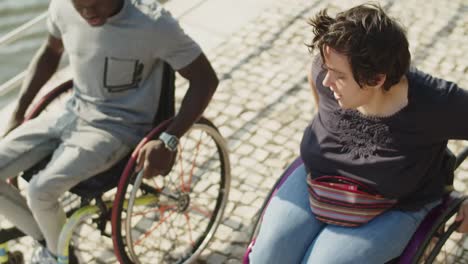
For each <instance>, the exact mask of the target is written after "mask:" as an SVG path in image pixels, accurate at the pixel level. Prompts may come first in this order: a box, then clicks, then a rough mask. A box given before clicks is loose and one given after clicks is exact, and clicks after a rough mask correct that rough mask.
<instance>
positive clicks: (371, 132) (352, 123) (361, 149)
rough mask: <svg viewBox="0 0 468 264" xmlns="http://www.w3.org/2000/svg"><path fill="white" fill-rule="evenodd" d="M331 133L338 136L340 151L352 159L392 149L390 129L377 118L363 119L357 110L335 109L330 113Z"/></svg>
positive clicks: (392, 141)
mask: <svg viewBox="0 0 468 264" xmlns="http://www.w3.org/2000/svg"><path fill="white" fill-rule="evenodd" d="M332 120H334V121H335V122H331V129H333V130H332V131H336V132H337V133H338V134H339V141H340V143H341V145H342V151H344V152H346V153H350V155H351V157H352V158H353V159H359V158H368V157H370V156H374V155H375V153H376V151H377V149H378V148H394V144H393V143H394V140H393V138H392V137H391V134H390V128H389V126H388V125H387V124H385V123H384V122H382V120H381V119H379V118H373V117H363V116H362V114H361V113H359V112H358V111H357V110H350V109H346V110H345V109H337V110H335V111H333V113H332Z"/></svg>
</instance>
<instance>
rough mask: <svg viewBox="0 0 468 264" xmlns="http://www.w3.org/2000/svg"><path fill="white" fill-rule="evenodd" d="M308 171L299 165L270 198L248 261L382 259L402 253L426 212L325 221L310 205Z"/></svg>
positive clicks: (328, 262) (391, 212) (329, 263)
mask: <svg viewBox="0 0 468 264" xmlns="http://www.w3.org/2000/svg"><path fill="white" fill-rule="evenodd" d="M306 177H307V173H306V171H305V168H304V166H303V165H301V166H300V167H298V168H297V169H296V170H295V171H294V172H293V173H292V174H291V175H290V176H289V178H288V179H287V180H286V182H284V184H283V185H282V186H281V188H280V189H279V190H278V192H277V193H276V195H275V196H274V197H273V198H272V200H271V202H270V204H269V206H268V208H267V210H266V212H265V215H264V217H263V221H262V225H261V228H260V232H259V235H258V237H257V240H256V242H255V245H254V247H253V249H252V252H251V253H250V256H249V259H250V263H251V264H262V263H268V264H272V263H288V264H289V263H291V264H294V263H320V264H338V263H340V264H341V263H346V264H348V263H372V264H374V263H385V262H387V261H390V260H391V259H394V258H396V257H398V256H399V255H401V253H402V252H403V250H404V248H405V246H406V244H407V243H408V242H409V240H410V239H411V236H412V235H413V233H414V232H415V231H416V229H417V227H418V225H419V223H420V222H421V221H422V220H423V219H424V217H425V216H426V214H427V213H428V212H429V211H430V209H432V208H433V207H434V206H436V205H437V202H433V203H430V204H428V205H426V206H425V207H424V208H422V209H420V210H419V211H411V212H408V211H400V210H389V211H387V212H385V213H384V214H382V215H380V216H378V217H376V218H374V219H373V220H372V221H371V222H369V223H367V224H365V225H362V226H360V227H340V226H335V225H328V224H325V223H323V222H320V221H318V220H317V219H315V217H314V215H313V213H312V211H311V210H310V207H309V200H308V195H309V194H308V192H307V185H306Z"/></svg>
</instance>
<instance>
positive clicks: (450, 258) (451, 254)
mask: <svg viewBox="0 0 468 264" xmlns="http://www.w3.org/2000/svg"><path fill="white" fill-rule="evenodd" d="M462 201H463V199H457V200H455V201H454V206H452V208H451V209H450V210H449V212H448V213H447V214H446V215H445V216H443V218H442V219H441V221H439V224H438V225H437V227H436V228H435V230H434V232H433V233H432V234H431V235H430V237H429V238H428V239H427V241H426V243H425V245H423V246H422V248H424V250H422V251H421V253H420V255H418V256H416V257H415V261H414V263H427V264H429V263H440V264H442V263H450V264H455V263H459V264H464V263H468V250H467V249H466V245H467V243H468V236H467V235H466V234H461V233H458V232H456V229H457V228H458V226H459V224H460V222H455V216H456V214H457V212H458V208H459V205H460V204H461V202H462Z"/></svg>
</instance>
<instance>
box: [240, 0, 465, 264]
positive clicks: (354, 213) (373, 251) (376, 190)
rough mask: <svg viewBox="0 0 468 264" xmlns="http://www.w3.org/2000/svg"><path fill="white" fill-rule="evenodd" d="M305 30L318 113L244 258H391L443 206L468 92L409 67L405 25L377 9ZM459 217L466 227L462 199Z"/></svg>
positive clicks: (360, 9) (324, 18)
mask: <svg viewBox="0 0 468 264" xmlns="http://www.w3.org/2000/svg"><path fill="white" fill-rule="evenodd" d="M310 25H311V26H312V29H313V33H314V35H315V36H314V38H313V40H312V43H311V44H310V46H309V47H310V48H311V50H317V51H319V52H318V55H315V56H314V57H313V63H312V68H311V71H310V73H309V82H310V85H311V87H312V90H313V92H314V97H315V99H316V103H317V106H318V107H317V108H318V112H317V115H316V116H315V117H314V118H313V120H312V122H311V123H310V125H309V126H308V127H307V128H306V129H305V132H304V136H303V139H302V142H301V158H302V160H303V162H304V164H303V165H302V166H300V167H299V168H297V169H296V170H295V171H294V172H293V174H291V175H290V176H289V178H288V179H287V180H286V182H285V183H284V184H283V185H282V186H281V188H280V189H279V191H278V192H277V194H275V196H274V197H273V198H272V200H271V201H270V204H269V206H268V208H267V210H266V211H265V215H264V217H263V222H262V225H261V229H260V232H259V235H258V237H257V240H256V243H255V245H254V247H253V249H252V252H251V253H250V256H249V259H250V262H251V263H253V264H257V263H269V264H270V263H327V264H328V263H385V262H387V261H390V260H391V259H394V258H395V257H397V256H399V255H400V254H401V253H402V251H403V249H404V248H405V246H406V244H407V243H408V241H409V240H410V238H411V236H412V235H413V233H414V232H415V230H416V228H417V227H418V225H419V223H420V222H421V221H422V220H423V218H424V217H425V216H426V214H427V213H428V212H429V210H430V209H432V208H433V207H434V206H436V205H437V204H438V203H439V202H440V201H441V197H442V195H443V193H444V187H445V183H446V178H447V176H448V174H449V173H450V172H451V171H450V168H448V167H447V166H446V164H445V161H446V158H447V156H446V155H447V153H446V148H447V141H448V140H450V139H464V140H466V139H468V122H460V121H461V120H464V119H466V116H467V114H468V108H467V105H468V92H467V91H466V90H463V89H461V88H459V87H458V86H457V85H456V84H454V83H451V82H448V81H445V80H442V79H438V78H435V77H432V76H430V75H428V74H426V73H423V72H421V71H419V70H417V69H416V68H413V67H411V66H410V60H411V55H410V52H409V50H408V40H407V38H406V35H405V31H404V29H403V28H402V26H401V25H399V23H397V22H396V21H395V20H393V19H391V18H390V17H388V16H387V15H386V14H385V12H384V11H383V10H382V9H381V8H380V7H379V6H377V5H370V4H365V5H359V6H356V7H354V8H351V9H349V10H346V11H344V12H341V13H338V14H337V16H336V17H334V18H333V17H330V16H329V15H327V12H326V10H323V11H322V12H320V13H318V14H317V15H316V16H315V17H314V18H312V19H311V20H310ZM457 220H458V221H463V223H462V225H461V227H460V231H463V232H466V231H468V205H467V204H466V203H465V204H464V205H463V206H462V208H461V209H460V212H459V215H458V216H457Z"/></svg>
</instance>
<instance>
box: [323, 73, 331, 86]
mask: <svg viewBox="0 0 468 264" xmlns="http://www.w3.org/2000/svg"><path fill="white" fill-rule="evenodd" d="M322 84H323V86H325V87H331V78H330V74H328V73H327V74H326V75H325V78H323V81H322Z"/></svg>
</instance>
